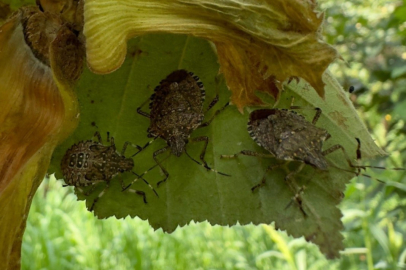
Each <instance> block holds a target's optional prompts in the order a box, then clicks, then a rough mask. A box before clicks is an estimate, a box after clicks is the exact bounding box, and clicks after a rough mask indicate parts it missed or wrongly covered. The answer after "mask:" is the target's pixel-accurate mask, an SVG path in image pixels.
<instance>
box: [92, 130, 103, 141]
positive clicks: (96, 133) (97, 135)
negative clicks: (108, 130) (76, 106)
mask: <svg viewBox="0 0 406 270" xmlns="http://www.w3.org/2000/svg"><path fill="white" fill-rule="evenodd" d="M93 137H96V138H97V140H98V141H99V143H101V144H103V141H102V138H101V136H100V132H98V131H96V132H95V133H94V135H93Z"/></svg>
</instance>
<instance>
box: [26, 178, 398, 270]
mask: <svg viewBox="0 0 406 270" xmlns="http://www.w3.org/2000/svg"><path fill="white" fill-rule="evenodd" d="M366 182H371V180H366ZM368 184H369V183H365V184H364V183H362V182H360V181H358V182H355V181H353V184H351V185H350V186H349V188H348V190H347V194H348V193H351V192H352V189H353V188H355V189H357V190H358V191H357V192H352V193H351V196H349V199H348V200H347V201H345V203H343V205H342V208H344V213H345V216H344V219H343V221H344V224H345V226H346V232H345V236H346V240H345V242H346V243H345V244H346V246H347V247H348V249H346V250H345V251H344V252H343V253H342V258H341V259H340V260H335V261H327V260H326V259H325V258H324V256H323V255H322V254H321V253H320V252H319V251H318V248H317V247H316V246H314V245H311V244H308V243H307V242H306V241H305V240H304V239H293V238H291V237H288V236H287V235H286V234H285V233H283V232H276V231H275V230H274V228H273V226H267V225H263V226H253V225H249V226H234V227H232V228H227V227H220V226H214V227H213V226H211V225H210V224H208V223H206V222H205V223H200V224H193V223H192V224H191V225H189V226H186V227H183V228H178V229H177V230H176V231H175V232H174V233H173V234H166V233H163V232H162V231H161V230H158V231H155V232H154V231H153V229H152V228H150V227H149V225H148V223H147V222H146V221H142V220H140V219H129V218H127V219H125V220H116V219H113V218H110V219H108V220H97V219H95V218H94V217H93V215H92V213H90V212H88V211H87V210H86V208H85V205H84V202H83V201H79V202H78V201H76V195H74V194H73V190H72V189H71V188H66V187H62V181H56V180H55V179H54V178H53V177H51V178H50V179H46V180H45V181H44V182H43V183H42V185H41V187H40V189H39V190H38V192H37V193H36V195H35V197H34V200H33V205H32V208H31V211H30V215H29V218H28V223H27V229H26V232H25V235H24V241H23V249H22V266H23V267H22V269H300V270H304V269H354V270H355V269H370V268H368V265H367V252H368V249H366V248H365V242H364V240H365V239H364V234H365V233H366V231H365V230H364V229H365V227H364V226H363V225H364V224H365V223H366V224H369V225H368V226H369V232H368V233H369V235H370V237H369V238H370V241H371V247H370V249H369V251H370V253H371V254H372V256H373V258H372V262H373V263H374V265H375V267H376V266H379V265H384V266H385V267H383V268H381V269H401V268H397V267H401V264H400V263H399V261H400V260H402V258H403V262H404V258H405V256H406V255H405V249H404V243H402V237H404V232H405V231H406V230H403V231H401V232H400V231H397V226H394V225H393V223H392V222H391V221H390V220H392V219H391V217H390V216H387V215H386V214H385V213H388V212H390V211H388V210H392V208H396V207H397V204H398V202H399V201H400V202H402V203H403V205H405V204H406V200H405V199H403V198H390V199H387V198H386V197H385V196H384V194H380V196H377V197H374V198H373V199H371V200H368V205H371V206H375V205H379V204H380V203H383V204H384V206H383V208H384V209H387V210H386V212H384V211H382V209H381V210H379V209H378V210H376V211H378V213H376V211H375V209H377V208H375V207H368V208H367V209H363V207H362V203H361V201H362V200H363V199H362V198H360V195H359V194H362V193H363V192H365V190H367V189H368V188H369V187H368ZM365 194H367V193H365ZM347 197H348V196H347ZM382 200H384V202H382ZM354 204H357V205H358V206H357V207H354ZM364 220H365V221H364ZM398 225H399V224H398ZM404 225H405V224H404ZM403 228H404V227H403ZM367 229H368V228H367ZM404 229H406V228H404ZM378 236H379V237H378ZM383 247H385V248H383ZM376 268H378V267H376Z"/></svg>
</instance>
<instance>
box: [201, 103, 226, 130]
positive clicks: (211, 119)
mask: <svg viewBox="0 0 406 270" xmlns="http://www.w3.org/2000/svg"><path fill="white" fill-rule="evenodd" d="M228 105H230V102H227V103H226V104H225V105H224V106H223V107H222V108H221V109H218V110H217V111H216V112H215V113H214V115H213V116H212V117H211V118H210V119H209V121H207V122H204V123H202V124H201V125H200V126H199V127H198V128H201V127H207V126H208V125H210V123H211V122H212V121H213V119H214V118H215V117H216V116H217V115H218V114H219V113H221V112H222V111H224V109H225V108H226V107H227V106H228Z"/></svg>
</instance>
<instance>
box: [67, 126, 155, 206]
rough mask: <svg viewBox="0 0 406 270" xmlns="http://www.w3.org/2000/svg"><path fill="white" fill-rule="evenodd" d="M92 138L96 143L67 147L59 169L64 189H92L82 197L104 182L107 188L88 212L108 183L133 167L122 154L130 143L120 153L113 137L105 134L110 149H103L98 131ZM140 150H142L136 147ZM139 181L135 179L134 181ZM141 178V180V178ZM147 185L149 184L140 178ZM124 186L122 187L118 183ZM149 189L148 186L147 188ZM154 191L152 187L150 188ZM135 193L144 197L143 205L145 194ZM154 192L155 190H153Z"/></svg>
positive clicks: (90, 141)
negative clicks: (62, 176)
mask: <svg viewBox="0 0 406 270" xmlns="http://www.w3.org/2000/svg"><path fill="white" fill-rule="evenodd" d="M94 137H96V138H97V139H98V141H94V140H87V141H80V142H78V143H77V144H74V145H72V147H71V148H69V149H68V150H67V151H66V153H65V155H64V157H63V158H62V162H61V169H62V173H63V175H64V179H65V183H66V185H65V186H74V187H78V188H79V190H80V191H81V192H83V190H82V189H80V187H87V186H92V188H91V189H90V191H88V192H87V193H86V194H85V195H86V196H87V195H89V194H90V193H91V192H92V191H93V190H94V188H95V186H96V185H97V184H99V183H103V182H104V183H106V187H105V188H104V189H103V190H102V191H101V192H100V193H99V195H98V197H97V198H96V199H95V200H94V201H93V203H92V206H91V207H90V211H92V210H93V208H94V205H95V204H96V202H97V201H98V200H99V199H100V198H101V197H102V196H103V195H104V193H105V191H106V190H107V189H108V187H109V184H110V180H111V179H113V178H114V177H115V176H116V175H117V174H119V173H123V172H126V171H131V172H132V173H133V174H135V175H136V176H137V177H139V175H137V174H136V173H134V172H133V171H132V169H133V167H134V161H133V160H132V159H131V158H126V157H125V156H124V152H125V150H126V148H127V145H128V144H129V142H126V143H125V144H124V146H123V149H122V151H121V153H118V152H117V150H116V145H115V143H114V138H113V137H111V138H110V136H109V133H107V142H110V143H111V144H110V146H105V145H103V143H102V139H101V136H100V133H99V132H96V133H95V134H94ZM137 147H138V148H139V149H140V148H141V147H139V146H137ZM137 179H138V178H137ZM142 179H143V178H142ZM143 180H144V182H146V183H147V184H148V185H149V183H148V182H147V181H146V180H145V179H143ZM121 185H122V186H123V185H124V184H123V183H121ZM149 186H150V188H152V186H151V185H149ZM152 189H153V188H152ZM133 192H135V193H136V194H138V195H140V196H142V197H143V200H144V203H147V200H146V196H145V193H144V192H143V191H139V190H133ZM154 192H155V190H154Z"/></svg>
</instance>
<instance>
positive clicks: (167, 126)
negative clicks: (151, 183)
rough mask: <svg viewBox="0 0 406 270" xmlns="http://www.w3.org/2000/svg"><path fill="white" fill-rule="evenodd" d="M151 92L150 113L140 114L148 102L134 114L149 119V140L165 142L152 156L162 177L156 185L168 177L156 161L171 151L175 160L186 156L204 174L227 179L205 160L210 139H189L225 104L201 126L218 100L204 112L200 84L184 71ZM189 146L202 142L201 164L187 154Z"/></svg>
mask: <svg viewBox="0 0 406 270" xmlns="http://www.w3.org/2000/svg"><path fill="white" fill-rule="evenodd" d="M154 91H155V92H154V94H153V95H152V96H151V97H150V104H149V108H150V109H151V111H150V113H146V112H144V111H142V110H141V108H142V107H143V105H144V104H145V103H147V102H148V100H147V101H146V102H144V104H142V105H141V106H140V107H139V108H138V109H137V112H138V113H139V114H141V115H143V116H145V117H148V118H149V119H150V126H149V128H148V137H150V138H154V140H155V139H157V138H162V139H163V140H165V141H166V142H167V146H165V147H164V148H161V149H159V150H157V151H155V152H154V154H153V158H154V160H155V162H156V163H157V164H158V166H159V167H160V168H161V169H162V171H163V172H164V174H165V178H164V179H163V180H162V181H159V182H158V185H159V184H161V183H162V182H165V181H166V179H167V178H168V177H169V173H168V172H167V171H166V169H165V168H164V167H163V166H162V164H161V163H160V162H159V161H158V159H157V158H156V157H157V156H158V155H159V154H162V153H164V152H165V151H167V150H168V149H170V150H171V153H172V154H174V155H175V156H177V157H179V156H180V155H182V153H183V152H185V153H186V154H187V155H188V157H190V158H191V159H192V160H193V161H194V162H196V163H198V164H200V165H202V166H203V167H205V168H206V169H207V170H211V171H214V172H216V173H219V174H222V175H226V176H229V175H227V174H224V173H221V172H218V171H216V170H213V169H212V168H210V167H209V166H208V165H207V163H206V161H205V160H204V156H205V153H206V148H207V145H208V143H209V138H208V137H207V136H200V137H196V138H193V139H190V135H191V134H192V132H193V131H194V130H196V129H197V128H201V127H205V126H208V125H209V124H210V123H211V121H212V120H213V119H214V117H215V116H216V115H217V114H218V113H220V111H222V110H223V109H224V108H225V107H226V106H227V105H228V103H227V104H226V105H225V106H224V107H223V108H222V109H220V110H217V111H216V112H215V114H214V115H213V117H212V118H211V119H210V120H209V121H207V122H203V120H204V116H205V113H206V112H207V111H209V110H210V109H211V108H212V107H213V106H214V105H215V104H216V103H217V102H218V98H219V97H218V94H217V95H216V97H215V98H214V99H213V100H212V101H211V103H210V104H209V105H208V107H207V109H206V110H204V109H203V103H204V99H205V90H204V87H203V83H202V82H201V81H200V79H199V77H197V76H196V75H194V74H193V73H192V72H187V71H186V70H176V71H174V72H172V73H171V74H169V75H168V76H167V77H166V78H165V79H164V80H162V81H161V82H160V85H159V86H157V87H156V88H155V90H154ZM154 140H152V141H154ZM152 141H151V142H149V143H148V144H147V145H146V146H144V148H145V147H147V146H148V145H149V144H150V143H152ZM188 142H204V148H203V150H202V152H201V154H200V160H201V161H202V163H200V162H198V161H197V160H195V159H193V158H192V157H191V156H190V155H189V154H188V153H187V151H186V145H187V144H188Z"/></svg>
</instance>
